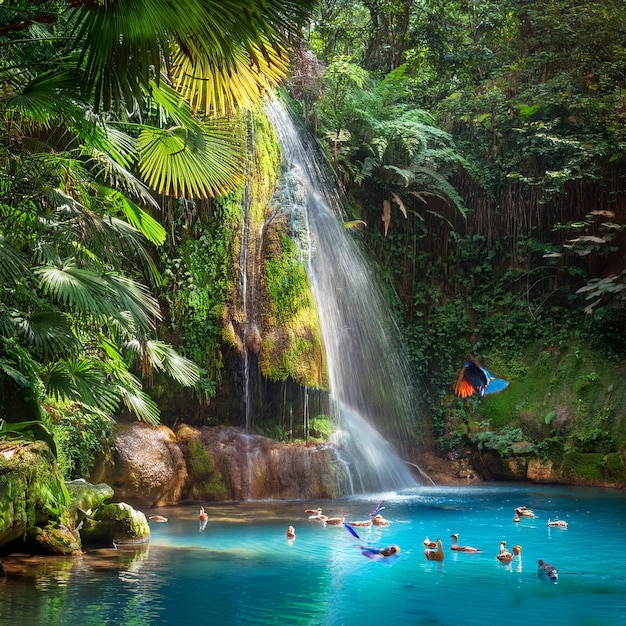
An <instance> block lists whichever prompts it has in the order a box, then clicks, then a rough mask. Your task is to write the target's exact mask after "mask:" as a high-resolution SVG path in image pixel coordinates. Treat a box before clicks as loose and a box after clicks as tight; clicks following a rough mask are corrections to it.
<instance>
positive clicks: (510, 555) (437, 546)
mask: <svg viewBox="0 0 626 626" xmlns="http://www.w3.org/2000/svg"><path fill="white" fill-rule="evenodd" d="M382 504H383V503H382V502H380V503H379V504H378V506H377V507H376V508H375V509H374V510H373V511H372V512H371V513H370V518H369V519H367V520H360V521H346V520H345V518H344V517H328V516H327V515H324V513H323V511H322V509H321V508H317V509H307V510H306V511H305V512H304V513H305V514H306V515H308V519H309V520H310V521H312V522H317V523H320V524H324V525H325V526H344V527H346V528H347V529H348V530H350V532H351V533H352V534H353V535H354V536H355V537H357V538H359V536H358V534H357V533H356V531H355V530H354V528H362V527H369V526H389V525H390V523H391V522H390V521H389V520H387V519H385V518H384V517H383V516H382V514H381V513H380V511H381V510H382V509H384V508H385V507H384V506H382ZM514 513H515V516H514V517H513V521H514V522H519V521H520V519H521V518H523V517H527V518H534V517H535V513H534V512H533V511H532V510H531V509H529V508H527V507H526V506H518V507H516V508H515V509H514ZM148 519H149V520H150V521H151V522H167V521H168V520H167V518H166V517H163V516H161V515H151V516H150V517H149V518H148ZM198 520H199V523H200V532H202V531H203V530H204V529H205V528H206V526H207V523H208V520H209V516H208V514H207V513H206V511H205V510H204V507H200V514H199V515H198ZM546 525H547V526H550V527H555V528H567V526H568V524H567V522H566V521H564V520H559V519H556V520H552V519H550V518H548V523H547V524H546ZM285 535H286V537H287V539H289V540H290V541H293V540H294V539H295V538H296V529H295V528H294V527H293V526H289V527H288V528H287V532H286V533H285ZM450 537H451V539H452V544H451V545H450V550H453V551H456V552H481V551H482V550H481V549H480V548H474V547H472V546H464V545H460V544H459V533H453V534H452V535H450ZM423 545H424V556H425V557H426V558H427V559H428V560H429V561H443V560H444V558H445V552H444V549H443V542H442V541H441V539H437V540H436V541H431V539H430V538H429V537H426V538H425V539H424V541H423ZM362 551H363V554H364V555H365V556H369V557H370V558H372V557H373V556H381V557H387V556H394V555H396V554H398V553H399V552H400V548H399V547H398V546H388V547H386V548H371V547H366V546H362ZM515 557H517V558H518V559H519V561H520V562H521V560H522V546H520V545H515V546H513V548H512V552H509V551H508V550H507V547H506V541H501V542H500V552H499V553H498V554H496V559H498V561H500V563H511V562H512V561H513V559H515ZM537 574H538V575H539V576H546V577H547V578H549V579H550V580H552V581H557V580H558V577H559V574H558V571H557V569H556V568H555V567H554V566H553V565H550V563H546V562H545V561H543V560H542V559H539V560H538V561H537Z"/></svg>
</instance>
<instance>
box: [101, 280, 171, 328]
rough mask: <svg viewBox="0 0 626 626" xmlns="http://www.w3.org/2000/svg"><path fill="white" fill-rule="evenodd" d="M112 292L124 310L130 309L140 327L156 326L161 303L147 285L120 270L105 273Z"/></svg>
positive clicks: (159, 315)
mask: <svg viewBox="0 0 626 626" xmlns="http://www.w3.org/2000/svg"><path fill="white" fill-rule="evenodd" d="M103 280H104V281H105V282H106V284H107V286H108V287H109V290H110V292H111V294H112V295H113V296H114V298H115V300H116V302H118V303H119V306H120V308H121V309H122V310H126V311H129V312H130V314H131V315H132V317H133V319H134V321H135V322H136V323H137V325H138V326H139V328H142V329H148V328H154V327H155V325H156V322H157V321H158V320H160V319H161V310H160V308H159V303H158V302H157V300H156V299H155V298H154V297H153V296H152V295H151V294H150V292H149V291H148V289H147V287H145V286H144V285H142V284H140V283H138V282H135V281H134V280H132V279H130V278H127V277H126V276H122V275H121V274H119V273H118V272H106V273H105V274H104V275H103Z"/></svg>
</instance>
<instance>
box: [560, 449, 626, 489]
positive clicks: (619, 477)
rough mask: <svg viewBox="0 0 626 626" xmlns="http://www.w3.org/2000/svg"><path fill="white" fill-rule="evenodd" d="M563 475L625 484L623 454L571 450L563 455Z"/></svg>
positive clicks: (586, 480) (589, 480)
mask: <svg viewBox="0 0 626 626" xmlns="http://www.w3.org/2000/svg"><path fill="white" fill-rule="evenodd" d="M562 472H563V475H564V476H565V477H566V478H568V479H570V480H572V481H577V482H581V481H582V482H591V483H610V484H615V485H624V484H625V483H626V476H625V474H624V459H623V456H622V455H621V454H618V453H613V454H608V455H603V454H600V453H587V454H584V453H581V452H569V453H568V454H566V455H565V456H564V457H563V464H562Z"/></svg>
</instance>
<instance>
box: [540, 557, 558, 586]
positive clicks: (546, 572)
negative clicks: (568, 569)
mask: <svg viewBox="0 0 626 626" xmlns="http://www.w3.org/2000/svg"><path fill="white" fill-rule="evenodd" d="M537 576H547V577H548V578H549V579H550V580H553V581H555V582H556V581H558V580H559V573H558V572H557V570H556V567H554V565H550V563H545V562H544V561H543V560H542V559H539V560H538V561H537Z"/></svg>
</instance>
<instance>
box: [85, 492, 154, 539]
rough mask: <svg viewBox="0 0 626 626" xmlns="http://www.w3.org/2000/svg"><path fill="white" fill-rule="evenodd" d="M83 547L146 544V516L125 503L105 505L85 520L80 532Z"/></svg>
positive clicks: (147, 528) (147, 527)
mask: <svg viewBox="0 0 626 626" xmlns="http://www.w3.org/2000/svg"><path fill="white" fill-rule="evenodd" d="M81 538H82V540H83V545H98V546H110V545H114V544H136V543H146V542H147V541H148V540H149V539H150V526H149V524H148V520H147V519H146V516H145V515H144V514H143V513H142V512H141V511H137V510H136V509H133V507H131V506H130V505H128V504H126V503H125V502H116V503H114V504H105V505H103V506H101V507H99V508H98V510H97V511H96V512H95V513H94V514H93V516H92V517H90V518H87V519H85V521H84V524H83V528H82V530H81Z"/></svg>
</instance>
